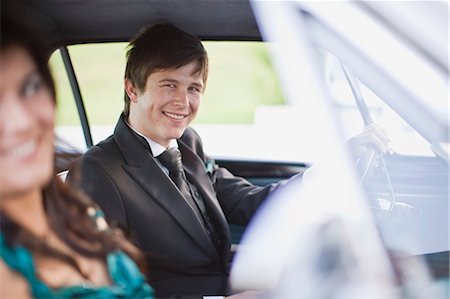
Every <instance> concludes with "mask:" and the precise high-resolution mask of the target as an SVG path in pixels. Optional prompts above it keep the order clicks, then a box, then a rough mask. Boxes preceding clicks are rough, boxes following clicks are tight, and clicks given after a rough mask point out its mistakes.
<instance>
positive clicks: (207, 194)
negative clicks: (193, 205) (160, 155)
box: [178, 140, 230, 250]
mask: <svg viewBox="0 0 450 299" xmlns="http://www.w3.org/2000/svg"><path fill="white" fill-rule="evenodd" d="M178 141H179V146H180V151H181V155H182V159H183V168H184V171H185V172H186V176H187V178H188V180H189V181H190V182H191V183H193V184H194V185H195V186H196V187H197V188H198V189H199V191H200V192H201V194H202V196H203V200H204V202H205V205H206V206H207V207H208V211H209V213H212V215H210V217H214V218H215V219H216V220H217V221H216V223H217V224H218V225H219V226H220V227H219V229H220V234H221V235H222V237H223V238H225V241H226V242H225V243H227V244H224V245H225V247H226V250H228V248H229V243H230V231H229V227H228V222H227V220H226V217H225V215H224V214H223V211H222V208H221V207H220V204H219V202H218V200H217V197H216V195H215V191H214V189H213V186H212V184H211V180H210V179H209V176H208V173H207V172H206V170H205V164H204V163H203V161H202V160H201V159H200V158H199V157H198V156H197V155H196V154H195V153H194V152H193V151H192V150H191V149H190V148H189V147H188V146H186V145H185V144H184V142H183V141H181V140H178Z"/></svg>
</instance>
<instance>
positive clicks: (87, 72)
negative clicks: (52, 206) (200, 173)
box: [50, 41, 305, 161]
mask: <svg viewBox="0 0 450 299" xmlns="http://www.w3.org/2000/svg"><path fill="white" fill-rule="evenodd" d="M204 45H205V48H206V50H207V52H208V56H209V61H210V68H209V76H208V82H207V88H206V91H205V94H204V98H203V102H202V107H201V109H200V111H199V114H198V116H197V118H196V120H195V121H194V123H193V124H192V125H193V126H194V128H195V129H196V130H197V131H198V132H199V134H200V135H201V136H202V138H203V141H204V145H205V150H206V152H207V153H208V154H209V155H211V156H214V157H222V158H223V157H226V158H227V157H230V158H238V159H252V160H254V159H270V160H289V161H304V160H305V155H303V154H302V153H301V152H299V151H297V150H292V151H291V152H290V153H286V152H285V151H284V150H283V147H280V146H279V142H281V140H282V138H281V137H280V135H283V136H285V135H287V134H288V132H286V131H285V130H281V128H282V127H283V125H282V123H283V119H285V116H286V113H287V112H288V111H289V109H288V108H286V107H285V106H284V99H283V95H282V93H281V90H280V87H279V85H278V81H277V79H276V74H275V71H274V69H273V67H272V63H271V61H270V59H269V53H268V45H267V44H265V43H262V42H223V41H222V42H214V41H205V42H204ZM126 47H127V43H105V44H83V45H73V46H69V47H68V52H69V54H70V57H71V60H72V64H73V66H74V70H75V74H76V76H77V79H78V83H79V86H80V89H81V94H82V97H83V101H84V105H85V108H86V113H87V117H88V120H89V123H90V127H91V133H92V137H93V142H94V144H95V143H98V142H99V141H101V140H103V139H104V138H106V137H107V136H109V135H110V134H111V133H112V131H113V129H114V126H115V123H116V121H117V119H118V117H119V115H120V113H121V111H122V109H123V94H124V93H123V74H124V69H125V63H126V60H125V55H126ZM59 56H60V55H59V52H58V51H57V52H55V53H54V55H53V56H52V58H51V59H50V64H51V66H52V69H53V70H54V72H55V75H56V76H55V77H57V86H58V90H59V91H60V92H58V95H57V96H58V102H59V104H58V115H60V117H59V119H58V123H57V125H58V131H60V132H66V131H67V132H70V133H68V134H65V133H63V134H62V135H64V137H65V138H66V139H69V142H70V143H73V144H74V145H75V146H77V147H79V148H81V149H85V148H86V146H85V143H84V141H83V140H84V139H83V135H82V132H81V130H80V125H79V120H78V114H77V113H76V110H74V109H73V108H72V106H73V107H75V106H74V104H73V96H71V90H70V85H69V84H68V83H66V82H65V81H66V77H67V76H66V75H65V74H64V73H65V70H64V66H63V64H62V63H61V61H60V60H61V59H60V58H58V57H59ZM268 136H273V137H274V138H273V140H274V141H273V142H271V144H267V142H266V140H267V138H268ZM277 140H279V141H277ZM255 149H257V151H256V150H255Z"/></svg>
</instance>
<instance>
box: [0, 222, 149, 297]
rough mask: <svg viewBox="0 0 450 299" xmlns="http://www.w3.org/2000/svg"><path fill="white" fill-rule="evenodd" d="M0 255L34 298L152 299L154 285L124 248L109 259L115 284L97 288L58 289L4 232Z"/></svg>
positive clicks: (0, 238)
mask: <svg viewBox="0 0 450 299" xmlns="http://www.w3.org/2000/svg"><path fill="white" fill-rule="evenodd" d="M0 256H1V258H2V260H3V261H4V262H5V263H6V264H7V265H8V266H9V267H10V268H11V269H13V270H15V271H17V272H19V273H20V274H22V275H23V277H24V278H25V279H26V280H27V281H28V284H29V286H30V289H31V292H32V294H33V297H35V298H153V290H152V288H151V287H150V286H149V285H148V284H147V283H146V282H145V279H144V276H143V275H142V274H141V272H140V271H139V269H138V267H137V266H136V264H135V263H134V262H133V261H132V260H131V259H130V258H129V257H128V256H127V255H126V254H125V253H123V252H122V251H115V252H111V253H109V254H108V255H107V258H106V259H107V266H108V271H109V274H110V277H111V279H112V282H113V284H112V285H109V286H102V287H96V286H92V285H89V284H86V285H75V286H70V287H63V288H60V289H56V290H55V289H50V288H49V287H48V286H47V285H46V284H45V283H44V282H42V281H40V280H39V279H38V278H37V277H36V271H35V269H34V263H33V256H32V255H31V253H30V252H29V251H28V250H27V249H26V248H24V247H21V246H15V247H9V246H8V245H7V244H6V240H5V238H4V236H3V233H2V232H1V231H0Z"/></svg>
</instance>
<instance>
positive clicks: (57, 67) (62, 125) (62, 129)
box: [49, 50, 86, 150]
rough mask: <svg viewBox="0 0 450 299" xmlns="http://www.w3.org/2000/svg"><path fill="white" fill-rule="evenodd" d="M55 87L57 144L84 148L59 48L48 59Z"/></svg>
mask: <svg viewBox="0 0 450 299" xmlns="http://www.w3.org/2000/svg"><path fill="white" fill-rule="evenodd" d="M49 67H50V70H51V72H52V74H53V79H54V81H55V88H56V126H55V131H56V135H57V137H58V140H59V141H60V142H59V143H58V145H59V146H64V147H76V148H78V149H80V150H84V149H86V142H85V140H84V135H83V130H82V128H81V124H80V118H79V117H78V111H77V107H76V104H75V100H74V96H73V93H72V89H71V87H70V82H69V79H68V77H67V73H66V70H65V68H64V63H63V60H62V57H61V53H60V51H59V50H57V51H55V52H54V53H53V54H52V56H51V57H50V60H49Z"/></svg>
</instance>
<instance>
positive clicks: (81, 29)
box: [1, 0, 449, 279]
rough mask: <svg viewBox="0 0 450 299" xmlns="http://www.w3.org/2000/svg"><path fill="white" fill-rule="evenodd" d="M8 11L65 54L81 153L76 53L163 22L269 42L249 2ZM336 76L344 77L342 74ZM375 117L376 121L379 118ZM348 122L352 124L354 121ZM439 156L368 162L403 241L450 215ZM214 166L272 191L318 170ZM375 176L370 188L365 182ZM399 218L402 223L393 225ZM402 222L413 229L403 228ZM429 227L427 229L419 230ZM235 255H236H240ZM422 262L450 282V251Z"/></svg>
mask: <svg viewBox="0 0 450 299" xmlns="http://www.w3.org/2000/svg"><path fill="white" fill-rule="evenodd" d="M1 5H2V7H1V9H2V14H4V13H6V14H8V15H10V16H13V17H14V18H16V19H19V20H22V21H23V22H24V23H25V24H27V25H29V26H31V27H33V28H36V29H39V30H40V31H41V32H42V33H43V37H44V40H43V43H44V45H45V46H46V49H47V51H48V55H49V57H50V56H51V55H52V53H54V52H55V51H59V52H60V54H61V57H62V59H63V63H64V67H65V70H66V74H67V76H68V78H69V82H70V85H71V89H72V93H73V98H74V101H75V103H74V105H75V106H76V108H77V117H79V120H80V126H81V127H82V132H83V137H84V144H82V145H80V146H81V147H85V148H89V147H90V146H92V145H93V144H94V143H95V142H94V141H93V137H92V133H91V126H90V122H89V114H90V111H89V109H87V108H86V106H85V104H84V102H85V101H86V99H85V98H83V91H82V90H81V89H80V85H79V84H78V81H77V75H76V72H75V71H74V67H73V61H72V60H71V55H70V52H69V51H68V47H70V46H73V45H82V44H90V43H113V42H127V41H129V40H130V39H132V38H133V37H134V36H135V35H136V34H137V33H138V32H139V31H140V30H141V28H143V27H144V26H146V25H148V24H151V23H156V22H170V23H173V24H174V25H176V26H178V27H180V28H182V29H183V30H185V31H187V32H190V33H192V34H194V35H196V36H198V37H199V38H201V39H202V40H203V41H257V42H262V41H263V34H262V32H261V30H260V27H259V26H258V22H257V18H256V17H255V13H254V10H253V9H252V6H251V3H250V2H249V1H242V0H228V1H226V0H190V1H182V0H180V1H166V0H148V1H140V0H114V1H111V0H96V1H90V0H73V1H58V0H40V1H33V0H15V1H2V4H1ZM336 69H338V70H339V71H338V73H336ZM333 70H334V71H332V72H334V73H333V74H331V75H330V74H328V75H330V76H332V77H333V78H338V79H339V78H341V79H342V78H347V79H348V77H346V75H347V76H351V75H352V74H350V75H349V74H348V73H345V68H341V67H340V66H338V67H335V68H334V69H333ZM447 74H448V70H447ZM344 80H345V79H344ZM345 81H346V84H348V83H347V81H350V85H351V80H345ZM334 82H335V83H336V82H338V81H337V80H335V81H334ZM336 84H337V83H336ZM349 88H350V89H349V90H352V89H351V88H353V95H355V93H356V95H357V94H358V92H357V91H355V89H358V88H362V89H365V88H366V87H365V85H364V84H362V83H361V84H360V86H350V87H349ZM353 95H352V96H349V98H350V101H351V102H350V103H348V102H345V103H344V102H342V101H340V100H339V99H338V98H339V97H338V96H337V97H336V98H337V100H336V103H335V105H336V106H339V107H341V108H342V107H343V109H342V110H343V111H347V112H348V111H349V110H350V109H349V108H348V107H349V106H350V105H351V106H354V107H357V109H356V108H355V109H354V113H355V114H354V115H356V116H354V115H353V116H349V117H355V118H361V119H360V121H363V120H364V121H363V122H367V123H369V122H370V120H371V113H373V111H371V112H370V113H369V112H368V110H370V109H372V108H373V107H375V108H377V107H378V106H380V105H381V104H378V103H377V101H378V100H372V98H371V97H362V98H358V97H357V96H356V97H354V96H353ZM379 102H381V101H379ZM383 105H384V104H383ZM367 106H368V107H369V108H367ZM374 111H375V113H376V111H378V110H376V109H375V110H374ZM347 112H346V113H347ZM349 115H350V114H349ZM344 117H347V114H345V116H344ZM402 126H403V123H402ZM358 129H359V128H358ZM447 129H448V124H447ZM288 130H292V131H294V134H296V135H295V137H296V138H300V136H299V135H298V134H297V133H295V129H292V128H288ZM447 133H448V132H447ZM62 137H64V136H62ZM300 139H301V138H300ZM436 152H438V153H439V154H435V155H434V156H427V157H423V156H418V155H414V154H411V155H408V154H402V153H398V152H390V153H389V154H387V155H385V156H384V160H382V161H378V162H374V163H373V164H371V163H372V162H367V161H366V162H361V164H364V165H360V168H361V169H362V173H363V175H362V182H361V185H363V186H364V188H365V189H364V190H365V192H366V196H367V199H368V200H369V205H370V206H371V208H372V209H373V210H376V213H375V215H376V216H375V217H376V218H377V219H389V221H387V222H386V223H388V224H386V225H388V226H389V229H392V228H394V229H395V232H396V233H399V232H400V233H401V229H402V225H405V223H406V224H408V223H410V220H411V219H415V218H417V217H419V216H417V215H419V214H420V215H428V216H427V217H433V211H434V210H435V209H442V208H443V207H444V208H445V207H446V208H447V209H448V160H446V158H447V155H446V153H445V152H444V153H442V152H441V151H439V150H437V149H436V148H435V153H436ZM65 155H66V157H65V159H62V160H61V161H60V162H61V163H58V166H59V167H60V168H59V169H58V171H60V172H64V171H65V170H67V168H68V167H69V164H68V161H71V160H74V159H76V158H78V157H79V156H80V153H79V152H77V151H74V152H73V153H67V151H65ZM213 158H215V161H216V162H217V163H218V164H219V165H220V166H223V167H225V168H227V169H228V170H229V171H230V172H231V173H233V174H234V175H236V176H241V177H244V178H246V179H248V180H249V181H250V182H252V183H254V184H257V185H267V184H270V183H276V182H279V181H280V180H284V179H288V178H290V177H292V176H293V175H295V174H298V173H303V172H304V171H305V170H307V169H308V168H309V167H310V166H311V163H310V161H307V160H305V161H283V160H282V159H280V161H278V160H276V161H275V160H261V159H255V160H252V159H248V158H238V157H237V158H230V157H213ZM384 163H385V165H384ZM386 165H387V166H388V167H387V168H388V170H386ZM367 173H368V175H367V178H368V180H367V182H365V181H364V180H365V178H366V174H367ZM386 205H388V206H389V207H392V209H393V207H394V206H395V205H396V206H395V207H396V210H395V213H396V214H395V215H394V214H393V212H392V209H391V208H389V207H388V208H386ZM416 214H417V215H416ZM394 218H395V221H394V220H392V219H394ZM399 219H404V220H405V221H404V222H403V223H400V222H401V221H400V220H399ZM424 221H425V220H424ZM423 224H424V223H420V222H419V223H418V224H417V225H418V226H420V225H423ZM439 225H440V226H441V228H442V230H443V231H446V232H447V233H446V234H447V240H446V241H447V243H448V227H449V226H448V213H447V218H442V219H441V218H440V219H439ZM231 230H232V236H233V243H234V244H238V243H239V240H240V239H241V237H242V234H243V232H244V230H245V228H244V227H239V226H234V225H232V226H231ZM423 234H424V238H425V239H426V237H427V236H426V235H429V234H430V232H427V231H425V232H423ZM430 238H431V236H430ZM443 242H445V240H443ZM447 246H448V244H447ZM233 248H234V249H236V247H233ZM418 254H419V253H418ZM420 255H421V256H423V257H424V258H425V260H426V262H427V265H428V266H429V268H430V270H431V272H432V273H433V275H434V276H435V277H437V278H447V279H448V277H449V253H448V248H447V250H442V251H439V252H432V250H430V251H429V252H425V253H424V252H421V253H420Z"/></svg>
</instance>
